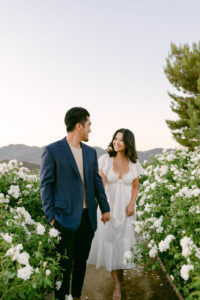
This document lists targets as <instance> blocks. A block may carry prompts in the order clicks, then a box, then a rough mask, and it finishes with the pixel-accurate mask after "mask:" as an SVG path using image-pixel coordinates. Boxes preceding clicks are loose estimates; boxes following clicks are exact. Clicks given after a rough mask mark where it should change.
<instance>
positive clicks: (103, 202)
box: [40, 138, 110, 231]
mask: <svg viewBox="0 0 200 300" xmlns="http://www.w3.org/2000/svg"><path fill="white" fill-rule="evenodd" d="M81 147H82V153H83V169H84V180H85V189H86V202H87V208H88V215H89V220H90V224H91V227H92V229H93V230H94V231H95V230H96V228H97V213H96V200H97V202H98V203H99V206H100V209H101V212H102V213H105V212H108V211H110V208H109V204H108V202H107V198H106V194H105V191H104V187H103V183H102V179H101V177H100V176H99V173H98V163H97V154H96V150H95V149H93V148H91V147H89V146H87V145H85V144H83V143H81ZM40 192H41V198H42V207H43V211H44V214H45V216H46V219H47V221H48V222H50V221H52V220H53V219H56V220H57V221H58V223H59V224H60V225H62V226H63V227H65V228H69V229H71V230H73V231H76V230H77V229H78V227H79V225H80V222H81V216H82V212H83V198H84V186H83V181H82V179H81V176H80V173H79V170H78V167H77V164H76V162H75V159H74V156H73V154H72V152H71V149H70V146H69V144H68V142H67V140H66V138H64V139H62V140H60V141H57V142H55V143H53V144H50V145H48V146H46V147H45V149H44V151H43V154H42V157H41V168H40ZM95 198H96V199H95Z"/></svg>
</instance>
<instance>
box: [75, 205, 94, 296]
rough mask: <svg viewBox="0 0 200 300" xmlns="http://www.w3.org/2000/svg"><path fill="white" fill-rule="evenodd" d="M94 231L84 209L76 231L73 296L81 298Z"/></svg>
mask: <svg viewBox="0 0 200 300" xmlns="http://www.w3.org/2000/svg"><path fill="white" fill-rule="evenodd" d="M93 237H94V231H93V230H92V228H91V225H90V221H89V217H88V212H87V209H86V210H84V212H83V215H82V219H81V224H80V227H79V229H78V231H77V232H76V240H75V248H74V266H73V275H72V296H73V297H77V298H80V296H81V291H82V287H83V282H84V277H85V272H86V262H87V259H88V256H89V252H90V247H91V243H92V239H93Z"/></svg>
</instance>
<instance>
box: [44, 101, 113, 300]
mask: <svg viewBox="0 0 200 300" xmlns="http://www.w3.org/2000/svg"><path fill="white" fill-rule="evenodd" d="M65 125H66V129H67V136H66V137H65V138H64V139H62V140H60V141H57V142H55V143H53V144H50V145H48V146H47V147H45V149H44V152H43V154H42V161H41V171H40V174H41V176H40V178H41V184H40V191H41V198H42V206H43V210H44V214H45V216H46V218H47V221H48V222H49V223H50V224H51V226H54V227H55V228H57V229H58V230H59V231H60V232H61V240H60V242H59V244H58V247H57V251H58V252H59V253H60V254H61V257H62V255H63V254H64V253H65V250H66V251H67V257H68V258H67V259H66V258H62V259H61V261H60V264H61V267H62V269H63V281H62V285H61V288H60V289H59V290H58V291H57V290H55V297H56V298H57V299H59V300H64V299H65V295H69V290H70V276H71V273H72V284H71V292H72V297H73V299H74V300H75V299H76V300H78V299H80V296H81V290H82V286H83V281H84V277H85V271H86V261H87V259H88V255H89V251H90V247H91V242H92V239H93V236H94V231H95V230H96V227H97V217H96V199H97V202H98V204H99V206H100V209H101V212H102V222H103V223H104V224H105V223H106V222H107V221H109V219H110V213H109V211H110V208H109V204H108V202H107V199H106V195H105V192H104V188H103V184H102V180H101V177H100V176H99V174H98V164H97V155H96V151H95V150H94V149H93V148H91V147H89V146H87V145H85V144H83V143H82V141H84V142H87V141H88V135H89V133H90V131H91V130H90V126H91V122H90V114H89V112H88V111H87V110H86V109H84V108H82V107H73V108H71V109H70V110H69V111H67V113H66V115H65ZM95 197H96V199H95Z"/></svg>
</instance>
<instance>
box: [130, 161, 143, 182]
mask: <svg viewBox="0 0 200 300" xmlns="http://www.w3.org/2000/svg"><path fill="white" fill-rule="evenodd" d="M132 166H133V176H134V178H137V177H140V175H143V174H144V169H143V168H142V166H141V164H140V162H139V160H138V159H137V161H136V163H134V164H132Z"/></svg>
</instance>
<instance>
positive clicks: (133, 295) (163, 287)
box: [81, 265, 177, 300]
mask: <svg viewBox="0 0 200 300" xmlns="http://www.w3.org/2000/svg"><path fill="white" fill-rule="evenodd" d="M112 292H113V282H112V277H111V275H110V273H109V272H108V271H106V270H105V269H104V268H100V269H99V270H97V269H96V268H95V267H94V266H91V265H89V266H88V268H87V273H86V277H85V282H84V288H83V292H82V297H81V299H82V300H111V299H112ZM169 299H170V300H177V297H176V294H175V292H174V291H173V289H172V288H171V286H170V284H169V282H168V281H167V279H166V277H165V276H164V274H163V272H162V271H160V272H159V271H150V272H147V271H145V270H144V268H142V267H139V268H137V270H129V271H124V280H123V282H122V300H169Z"/></svg>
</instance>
